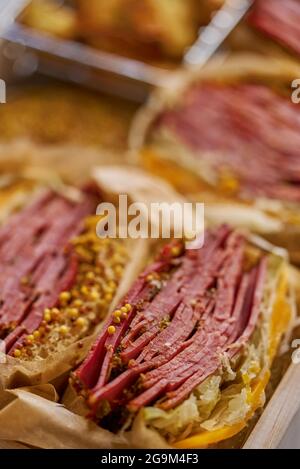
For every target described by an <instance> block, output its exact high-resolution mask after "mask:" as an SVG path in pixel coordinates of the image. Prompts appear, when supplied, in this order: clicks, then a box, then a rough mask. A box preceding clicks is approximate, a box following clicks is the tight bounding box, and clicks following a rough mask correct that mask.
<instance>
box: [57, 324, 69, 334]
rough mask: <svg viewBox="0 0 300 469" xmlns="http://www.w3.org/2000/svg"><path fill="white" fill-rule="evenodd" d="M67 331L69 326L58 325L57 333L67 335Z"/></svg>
mask: <svg viewBox="0 0 300 469" xmlns="http://www.w3.org/2000/svg"><path fill="white" fill-rule="evenodd" d="M68 332H69V328H68V327H67V326H60V328H59V333H60V334H61V335H67V334H68Z"/></svg>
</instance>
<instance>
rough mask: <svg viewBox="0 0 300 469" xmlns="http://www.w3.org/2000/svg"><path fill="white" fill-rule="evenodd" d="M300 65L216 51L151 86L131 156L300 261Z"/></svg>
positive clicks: (215, 214) (212, 213)
mask: <svg viewBox="0 0 300 469" xmlns="http://www.w3.org/2000/svg"><path fill="white" fill-rule="evenodd" d="M299 74H300V67H299V66H298V65H297V64H294V63H293V62H290V61H278V60H275V59H274V60H271V59H270V60H266V59H262V58H259V57H255V56H236V57H235V58H231V59H228V60H225V61H220V60H218V59H216V60H215V61H213V62H212V63H211V64H210V65H208V66H207V67H205V68H204V69H203V70H202V71H200V72H197V73H196V72H195V73H191V74H188V73H187V74H186V75H185V76H184V77H183V79H180V80H179V83H177V84H176V86H175V87H173V89H172V90H171V91H169V92H166V91H163V92H158V93H156V94H155V95H154V96H153V97H152V99H151V100H150V102H149V104H148V106H146V108H145V109H144V110H142V111H141V113H140V114H139V115H138V116H137V118H136V121H135V125H134V126H133V129H132V135H131V143H132V148H133V151H134V155H135V156H137V157H138V158H139V160H140V161H142V163H143V164H144V165H145V166H146V167H147V168H148V169H150V171H152V172H155V173H156V174H160V175H162V176H164V177H165V178H168V180H169V181H171V182H172V183H173V184H174V185H175V186H176V187H177V188H178V189H179V190H181V191H182V192H184V193H185V194H187V195H189V196H190V197H191V198H193V199H197V200H200V201H202V202H206V204H207V216H208V220H210V219H211V220H212V221H214V220H216V221H217V222H223V221H228V222H230V223H234V224H235V223H236V224H237V226H243V225H245V224H246V225H247V226H248V227H249V228H251V229H253V230H255V231H257V232H259V233H262V234H265V235H266V236H267V237H269V238H270V240H271V241H274V242H275V244H282V245H284V246H285V247H287V248H288V249H289V251H290V252H291V253H292V254H293V255H294V258H295V259H296V260H299V258H300V256H299V249H298V247H297V242H295V233H298V231H299V216H298V210H299V205H300V178H299V168H300V152H299V148H300V145H299V144H300V140H299V136H300V121H299V112H298V107H297V106H296V105H295V104H293V103H292V100H291V93H292V89H291V83H292V81H293V80H294V79H295V77H297V76H298V75H299Z"/></svg>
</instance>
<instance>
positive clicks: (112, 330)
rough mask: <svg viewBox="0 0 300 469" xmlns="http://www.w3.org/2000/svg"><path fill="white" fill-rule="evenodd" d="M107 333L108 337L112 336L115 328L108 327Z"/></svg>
mask: <svg viewBox="0 0 300 469" xmlns="http://www.w3.org/2000/svg"><path fill="white" fill-rule="evenodd" d="M107 332H108V333H109V335H113V334H114V333H115V332H116V328H115V326H109V327H108V329H107Z"/></svg>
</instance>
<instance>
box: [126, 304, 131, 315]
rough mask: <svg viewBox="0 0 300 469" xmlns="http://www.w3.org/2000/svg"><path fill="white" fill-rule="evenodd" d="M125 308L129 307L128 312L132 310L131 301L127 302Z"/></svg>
mask: <svg viewBox="0 0 300 469" xmlns="http://www.w3.org/2000/svg"><path fill="white" fill-rule="evenodd" d="M125 308H126V309H127V313H129V312H130V311H131V310H132V306H131V305H130V304H129V303H126V305H125Z"/></svg>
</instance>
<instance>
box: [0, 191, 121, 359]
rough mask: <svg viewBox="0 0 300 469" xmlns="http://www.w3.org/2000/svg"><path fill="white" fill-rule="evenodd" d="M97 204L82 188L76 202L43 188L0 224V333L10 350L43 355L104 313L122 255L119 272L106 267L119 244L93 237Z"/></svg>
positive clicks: (27, 356) (88, 328) (93, 195)
mask: <svg viewBox="0 0 300 469" xmlns="http://www.w3.org/2000/svg"><path fill="white" fill-rule="evenodd" d="M98 202H99V194H97V193H96V192H95V191H94V189H87V190H83V191H81V197H80V201H78V202H71V201H70V200H67V199H66V198H64V197H63V196H60V195H57V194H55V193H54V192H51V191H47V192H45V193H43V194H42V195H41V196H39V197H38V198H37V199H35V200H34V201H33V202H32V203H31V204H30V205H29V206H28V207H26V208H24V209H23V210H22V211H21V212H19V213H17V214H15V215H13V216H12V217H11V219H10V220H9V221H8V222H7V223H5V224H4V225H3V226H2V227H1V229H0V259H1V275H0V295H1V303H0V306H1V307H0V332H1V338H2V339H3V340H4V341H5V344H6V350H7V353H10V354H12V355H14V356H15V357H16V358H22V359H31V358H32V357H33V356H40V358H44V357H45V356H46V355H47V354H48V353H49V352H51V348H53V350H57V347H60V346H63V344H65V345H67V344H69V343H71V342H73V341H74V340H75V339H76V338H80V337H82V336H84V335H85V334H87V333H88V332H89V331H91V329H92V327H93V326H94V325H95V324H97V323H98V322H99V321H100V320H101V319H102V317H103V315H104V312H106V310H107V306H108V305H109V304H110V302H111V300H112V298H113V293H114V292H115V290H116V288H117V283H118V279H119V278H120V270H122V271H123V267H124V264H125V262H126V259H125V255H124V253H123V252H121V253H120V255H119V257H120V260H119V261H118V262H119V265H118V269H119V271H117V270H114V269H113V268H111V267H112V265H111V263H112V260H113V257H114V255H115V253H116V249H117V248H116V246H115V245H114V244H113V242H112V243H111V244H110V243H109V242H107V241H106V240H101V239H99V238H97V235H96V217H94V216H93V214H94V213H95V210H96V206H97V203H98ZM107 258H108V259H111V262H110V263H108V264H107V262H106V260H107ZM120 264H122V265H120ZM108 267H109V269H110V270H109V272H108Z"/></svg>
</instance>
